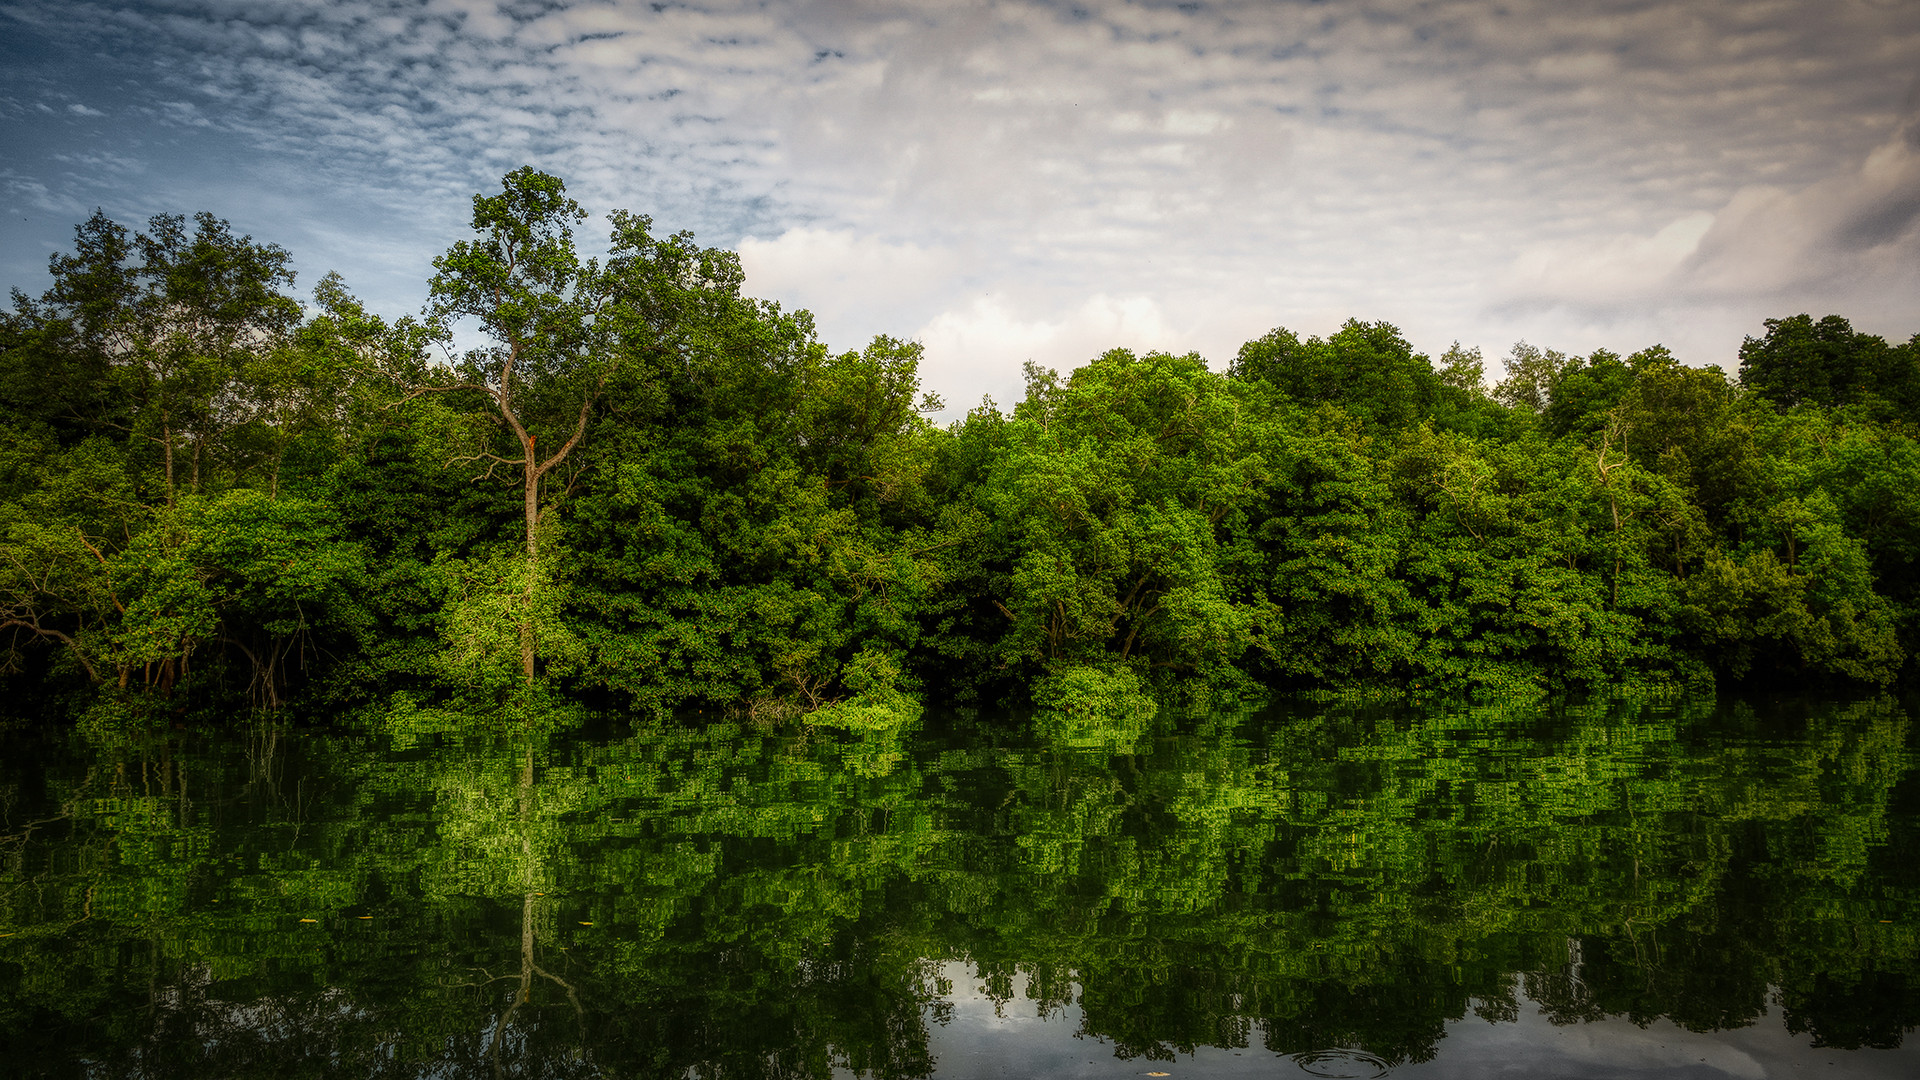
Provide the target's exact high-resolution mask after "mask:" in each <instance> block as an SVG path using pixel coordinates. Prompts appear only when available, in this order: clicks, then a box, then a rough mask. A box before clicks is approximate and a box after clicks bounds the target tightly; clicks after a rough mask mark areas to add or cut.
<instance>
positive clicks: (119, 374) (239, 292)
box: [8, 211, 300, 506]
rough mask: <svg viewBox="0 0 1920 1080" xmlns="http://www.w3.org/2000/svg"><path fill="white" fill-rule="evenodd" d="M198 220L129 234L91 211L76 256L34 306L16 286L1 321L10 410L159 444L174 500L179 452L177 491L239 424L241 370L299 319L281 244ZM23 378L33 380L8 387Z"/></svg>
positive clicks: (56, 266)
mask: <svg viewBox="0 0 1920 1080" xmlns="http://www.w3.org/2000/svg"><path fill="white" fill-rule="evenodd" d="M194 224H195V227H194V229H193V231H192V232H191V233H189V232H188V230H187V226H186V219H185V218H183V217H181V216H180V215H178V214H160V215H157V216H155V217H154V218H152V219H151V220H149V222H148V224H147V228H148V231H147V232H144V233H138V234H134V235H132V236H131V237H130V236H129V235H128V233H127V230H126V229H125V228H124V227H123V226H121V225H118V224H116V223H115V222H114V221H112V220H111V219H109V218H108V217H107V216H106V215H105V214H104V213H101V212H99V211H96V212H95V213H94V215H93V216H92V217H91V218H89V219H88V220H87V221H86V222H85V223H84V224H81V225H79V226H77V227H76V228H75V230H74V231H75V234H76V243H75V249H74V253H73V254H71V255H55V256H53V258H52V259H51V260H49V263H48V269H49V270H50V271H51V272H52V274H53V278H54V283H53V286H52V288H50V289H48V290H47V292H46V293H45V295H43V296H42V297H41V299H40V300H38V301H34V300H31V299H29V298H28V297H26V296H24V295H23V294H21V293H20V292H19V291H18V290H16V291H15V292H14V294H13V301H14V308H15V311H14V313H13V315H12V316H11V317H10V318H9V320H8V321H9V322H10V323H11V324H12V325H11V327H10V330H12V333H11V334H10V335H9V337H13V338H14V339H15V341H16V342H18V345H19V347H18V348H17V349H16V348H10V349H9V350H8V352H9V354H10V356H9V359H10V360H13V361H14V363H12V364H9V365H8V367H9V368H13V369H14V370H13V371H11V372H10V373H9V374H10V375H12V376H13V377H12V378H11V379H9V380H8V381H9V382H11V383H13V386H12V387H9V389H12V390H14V393H11V394H9V395H8V396H10V397H14V398H15V400H16V401H17V402H19V405H16V409H18V408H20V405H25V406H27V410H28V411H34V412H38V414H39V418H40V419H42V420H43V421H45V422H49V423H52V424H56V425H61V426H66V427H70V428H74V429H77V431H78V432H83V433H84V432H99V431H103V430H104V431H117V432H120V433H122V434H123V435H126V436H130V437H131V439H132V441H134V442H135V443H139V444H144V445H146V446H148V447H151V448H152V449H153V450H157V451H158V453H159V457H160V472H161V480H162V487H163V490H164V491H165V495H166V501H167V504H168V505H170V506H171V505H172V504H173V502H174V500H175V498H176V495H177V493H178V489H179V488H180V487H181V486H182V482H181V480H182V478H181V477H180V475H179V474H180V472H181V463H180V461H179V459H180V458H182V457H184V458H185V469H186V473H187V475H186V477H185V486H186V487H188V489H189V490H191V491H194V492H198V491H200V490H201V489H202V487H203V485H204V483H205V482H206V481H207V480H208V479H209V478H210V477H209V475H208V474H209V472H210V470H211V469H212V467H213V466H214V465H215V464H217V463H216V461H215V460H214V459H215V457H216V455H217V454H218V453H219V451H220V450H221V447H220V445H219V441H220V437H221V436H222V434H223V433H225V432H227V431H229V430H231V429H232V428H233V427H234V426H236V425H238V424H240V423H243V422H245V420H246V419H248V417H249V415H250V414H249V410H248V408H247V403H246V402H245V401H244V400H243V399H242V398H241V397H240V396H239V395H237V394H236V385H237V384H238V382H239V380H240V376H241V370H242V368H244V367H245V366H246V365H247V364H248V363H249V362H250V361H251V360H252V359H254V358H256V357H258V356H261V355H264V354H265V353H268V352H270V351H271V350H273V349H274V348H276V347H278V346H279V345H281V344H282V343H284V342H285V341H286V340H287V338H288V336H289V335H290V334H291V333H292V331H293V329H294V328H295V327H296V326H297V325H299V322H300V305H299V302H298V301H296V300H294V299H293V297H292V296H290V295H288V294H287V293H286V292H285V291H284V290H285V289H286V288H288V287H290V286H291V285H292V284H293V271H292V270H291V269H290V268H289V267H288V263H289V262H290V261H291V259H292V256H291V255H289V254H288V253H287V251H286V250H285V249H284V248H281V247H280V246H278V245H275V244H256V243H254V242H253V238H252V237H250V236H238V237H236V236H234V235H233V231H232V228H231V227H230V226H229V225H228V224H227V223H226V222H225V221H222V220H221V219H219V218H216V217H214V216H213V215H212V214H209V213H205V212H202V213H199V214H196V215H194ZM15 364H22V365H23V366H22V367H20V368H15ZM24 365H32V367H31V368H28V367H25V366H24ZM22 383H25V384H27V385H29V386H31V385H33V384H36V383H38V384H40V385H41V386H42V387H43V388H42V389H39V390H34V391H32V392H31V393H29V392H27V391H25V390H21V389H15V388H16V387H19V386H21V384H22Z"/></svg>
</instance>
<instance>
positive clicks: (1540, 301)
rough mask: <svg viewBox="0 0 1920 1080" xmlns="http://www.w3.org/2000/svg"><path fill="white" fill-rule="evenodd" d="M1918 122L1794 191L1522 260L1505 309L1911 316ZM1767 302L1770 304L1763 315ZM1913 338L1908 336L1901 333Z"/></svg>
mask: <svg viewBox="0 0 1920 1080" xmlns="http://www.w3.org/2000/svg"><path fill="white" fill-rule="evenodd" d="M1916 286H1920V117H1916V118H1914V119H1910V120H1908V121H1906V122H1905V123H1904V124H1902V125H1901V126H1900V127H1899V128H1898V130H1896V131H1895V132H1894V134H1893V135H1892V136H1891V137H1890V138H1888V139H1886V140H1885V141H1884V142H1882V143H1881V144H1880V145H1878V146H1876V147H1874V148H1873V149H1872V150H1871V151H1869V152H1868V153H1867V154H1865V155H1864V157H1863V158H1861V159H1859V160H1858V161H1856V162H1855V163H1853V164H1852V165H1850V166H1848V167H1845V168H1843V169H1841V170H1838V171H1836V172H1834V173H1833V174H1831V175H1828V176H1825V177H1822V178H1820V179H1817V180H1814V181H1813V182H1811V183H1808V184H1805V185H1802V186H1799V187H1791V188H1789V187H1780V186H1773V185H1751V186H1746V187H1742V188H1740V189H1738V190H1737V191H1735V192H1734V193H1733V194H1732V195H1731V197H1729V198H1728V199H1727V200H1726V201H1725V202H1724V203H1723V204H1722V205H1721V206H1719V207H1718V208H1717V209H1716V210H1714V211H1712V212H1706V211H1696V212H1695V213H1692V214H1689V215H1686V216H1685V217H1682V218H1680V219H1677V220H1675V221H1674V222H1672V223H1670V224H1668V225H1667V226H1665V227H1664V228H1662V229H1660V230H1659V231H1657V232H1655V233H1653V234H1652V235H1651V236H1633V235H1626V236H1615V237H1611V238H1607V239H1604V240H1601V241H1599V242H1579V243H1562V244H1559V245H1552V246H1541V247H1535V248H1532V249H1530V250H1528V251H1526V252H1524V253H1523V254H1522V255H1521V256H1520V257H1519V258H1518V259H1516V260H1515V263H1514V265H1513V267H1512V268H1511V270H1510V272H1509V274H1508V276H1507V279H1506V281H1505V284H1504V288H1505V290H1506V292H1507V294H1508V297H1509V299H1508V300H1507V301H1506V303H1507V305H1508V306H1509V307H1517V308H1525V307H1528V306H1538V305H1558V306H1563V307H1567V308H1573V309H1578V310H1584V311H1589V312H1595V313H1606V312H1620V311H1627V310H1632V309H1662V310H1672V309H1676V308H1688V307H1692V308H1699V307H1702V306H1711V307H1726V306H1729V305H1731V306H1734V307H1738V308H1742V309H1748V310H1753V311H1759V310H1762V309H1766V310H1771V311H1773V312H1774V313H1776V314H1777V313H1781V312H1784V311H1785V310H1786V308H1793V309H1794V310H1800V309H1802V308H1808V307H1813V306H1826V307H1829V308H1831V307H1833V306H1841V305H1844V306H1849V307H1851V308H1852V309H1854V311H1855V312H1857V313H1859V314H1864V315H1867V316H1869V317H1872V316H1888V315H1904V316H1905V317H1907V318H1909V319H1911V318H1913V317H1914V316H1915V315H1916V314H1920V311H1917V310H1916V309H1915V307H1914V303H1913V297H1914V296H1915V295H1916ZM1769 305H1771V307H1769ZM1908 332H1911V331H1908Z"/></svg>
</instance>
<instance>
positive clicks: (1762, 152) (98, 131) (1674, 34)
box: [0, 0, 1920, 405]
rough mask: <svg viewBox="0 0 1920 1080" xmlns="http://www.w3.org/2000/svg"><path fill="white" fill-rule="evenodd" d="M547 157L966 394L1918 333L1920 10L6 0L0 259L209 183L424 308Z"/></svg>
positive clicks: (1711, 0) (313, 264) (1842, 5)
mask: <svg viewBox="0 0 1920 1080" xmlns="http://www.w3.org/2000/svg"><path fill="white" fill-rule="evenodd" d="M528 163H531V164H533V165H536V166H538V167H540V168H542V169H545V170H547V171H549V172H553V173H556V174H558V175H560V176H562V177H564V178H565V179H566V180H567V181H568V184H569V189H570V191H571V193H572V194H573V195H574V196H575V197H576V198H578V199H579V200H580V201H581V202H582V203H583V204H584V205H586V206H587V207H588V208H589V209H592V210H596V211H604V210H609V209H613V208H616V207H621V208H627V209H631V210H635V211H639V212H643V213H649V214H651V215H653V217H654V219H655V221H656V222H657V223H658V225H660V226H661V227H663V228H664V229H667V230H677V229H681V228H687V229H692V230H693V231H694V232H695V233H696V234H697V237H698V239H699V240H700V241H701V242H702V243H704V244H709V245H724V246H728V247H733V248H735V249H737V250H738V251H739V252H740V253H741V255H742V257H743V259H744V260H745V263H746V266H747V269H748V275H749V278H748V286H749V289H750V290H751V291H752V292H754V293H755V294H757V295H760V296H765V297H768V298H771V299H776V300H779V301H781V302H782V303H783V304H785V305H787V306H789V307H793V306H800V307H806V308H809V309H811V310H812V311H813V312H814V313H815V314H816V316H817V318H818V321H819V326H820V328H821V331H822V335H823V337H825V339H826V340H827V341H828V342H829V343H830V344H831V345H833V346H834V347H836V348H842V347H855V346H858V345H860V344H862V343H864V342H865V340H866V339H868V338H869V337H871V336H872V335H873V334H876V333H890V334H893V335H896V336H901V337H911V338H917V339H919V340H921V341H923V342H924V343H925V344H926V350H927V364H926V368H925V369H924V380H925V382H926V384H927V385H928V387H929V388H931V389H934V390H936V391H939V392H940V393H942V394H944V395H945V396H946V397H947V398H948V399H949V400H950V401H952V402H954V403H956V404H959V405H964V404H967V403H971V402H972V401H976V400H978V398H979V396H980V395H981V394H983V393H991V394H992V395H994V396H995V397H996V398H997V399H998V400H1000V401H1001V402H1002V403H1007V402H1010V401H1011V400H1012V399H1013V398H1014V397H1016V396H1017V390H1016V387H1017V386H1018V384H1019V375H1018V373H1019V367H1020V363H1021V361H1023V360H1026V359H1029V358H1032V359H1035V360H1039V361H1041V362H1043V363H1046V364H1049V365H1053V366H1058V367H1062V368H1064V367H1070V366H1072V365H1075V364H1077V363H1080V362H1083V361H1084V360H1086V359H1088V358H1089V357H1091V356H1092V355H1094V354H1096V353H1098V352H1099V351H1100V350H1102V349H1105V348H1109V347H1112V346H1115V345H1126V346H1130V347H1134V348H1138V349H1146V348H1168V349H1173V350H1176V351H1186V350H1189V349H1192V350H1198V351H1199V352H1201V353H1202V354H1203V355H1205V356H1207V357H1208V358H1209V359H1210V360H1212V361H1213V362H1214V363H1215V364H1216V365H1224V364H1225V362H1226V361H1228V360H1229V359H1231V357H1232V355H1233V353H1234V350H1235V349H1236V348H1237V347H1238V345H1239V344H1240V343H1241V342H1242V341H1245V340H1247V339H1248V338H1251V337H1255V336H1258V335H1259V334H1262V333H1264V332H1265V331H1267V330H1269V329H1271V328H1273V327H1274V326H1287V327H1290V328H1293V329H1295V330H1297V331H1300V332H1302V333H1319V334H1325V333H1327V332H1330V331H1331V330H1333V329H1335V328H1337V327H1338V326H1339V324H1340V323H1341V322H1342V321H1343V320H1345V319H1346V318H1348V317H1350V316H1357V317H1360V318H1364V319H1368V320H1374V319H1384V320H1387V321H1389V322H1392V323H1394V324H1396V325H1398V326H1399V327H1401V329H1402V330H1403V331H1405V332H1406V334H1407V336H1408V337H1409V338H1410V339H1411V340H1412V341H1413V343H1414V344H1415V345H1416V347H1418V348H1420V349H1422V350H1423V351H1427V352H1430V353H1433V354H1435V355H1437V354H1438V353H1439V352H1441V351H1443V350H1444V349H1446V347H1447V346H1448V344H1449V343H1450V342H1452V341H1454V340H1456V339H1457V340H1459V341H1460V342H1462V343H1463V344H1465V345H1469V346H1479V347H1481V348H1482V349H1483V350H1485V352H1486V353H1487V355H1488V357H1489V359H1492V358H1495V357H1497V356H1499V355H1503V354H1505V352H1506V351H1507V349H1508V347H1509V346H1510V345H1511V344H1512V343H1513V342H1514V341H1515V340H1517V339H1520V338H1525V339H1527V340H1529V341H1532V342H1535V343H1537V344H1540V345H1545V346H1549V347H1555V348H1560V349H1565V350H1569V351H1579V352H1586V351H1588V350H1590V349H1593V348H1596V347H1600V346H1607V347H1610V348H1614V349H1617V350H1620V351H1623V352H1624V351H1629V350H1632V349H1636V348H1640V347H1643V346H1645V345H1648V344H1651V343H1654V342H1663V343H1665V344H1667V345H1668V346H1669V347H1671V348H1673V349H1674V350H1675V351H1676V352H1677V353H1679V354H1680V355H1681V357H1682V358H1683V359H1685V360H1687V361H1689V362H1692V363H1698V364H1705V363H1721V364H1725V365H1727V366H1729V367H1731V366H1733V364H1734V363H1736V362H1737V361H1736V357H1735V353H1736V351H1737V349H1738V347H1739V343H1740V339H1741V337H1742V336H1743V335H1745V334H1749V333H1758V332H1760V330H1761V326H1760V320H1761V319H1762V318H1765V317H1767V316H1777V315H1788V314H1794V313H1797V312H1801V311H1808V312H1811V313H1813V314H1815V315H1820V314H1825V313H1828V312H1836V313H1839V314H1843V315H1846V316H1848V317H1850V318H1852V319H1853V320H1854V322H1855V325H1856V326H1859V327H1861V328H1863V329H1867V330H1871V331H1873V332H1876V333H1882V334H1886V335H1889V336H1894V335H1897V336H1898V337H1900V338H1905V337H1906V336H1907V335H1909V334H1912V333H1914V332H1915V331H1920V2H1916V0H1777V2H1768V0H1724V2H1723V0H1667V2H1651V3H1643V2H1638V0H1582V2H1578V3H1568V2H1564V0H1432V2H1398V3H1391V2H1374V0H1351V2H1349V0H1325V2H1311V3H1310V2H1286V0H1254V2H1245V3H1242V2H1213V0H1199V2H1188V3H1161V2H1157V0H1155V2H1135V3H1108V2H1105V0H1083V2H1065V3H1041V2H987V3H960V2H951V0H947V2H922V3H915V2H895V3H882V2H872V3H868V2H859V0H840V2H836V0H815V2H804V0H801V2H793V3H749V2H739V3H735V2H730V0H711V2H700V3H674V2H656V3H629V2H618V3H606V2H584V0H582V2H570V0H504V2H493V0H332V2H323V0H273V2H266V0H162V2H154V3H94V2H89V0H0V199H4V206H5V210H6V214H5V220H4V222H0V276H4V282H0V284H10V285H17V286H20V287H23V288H25V289H26V290H27V291H28V292H38V291H39V290H40V289H41V288H43V287H44V286H45V284H46V259H47V256H48V254H49V253H51V252H53V251H55V250H64V249H65V248H66V247H67V246H68V245H69V244H70V242H71V239H72V226H73V224H74V223H75V222H77V221H79V220H81V219H83V218H84V217H85V216H86V215H87V214H88V213H90V212H91V211H92V210H93V209H94V208H95V207H101V208H104V209H105V210H106V211H107V212H108V213H109V214H111V215H113V216H114V217H116V218H118V219H120V220H122V221H125V222H129V223H137V222H139V221H142V220H144V219H145V218H146V217H147V216H148V215H151V214H154V213H158V212H185V213H192V212H194V211H197V210H202V209H205V210H211V211H213V212H214V213H216V214H218V215H220V216H222V217H225V218H227V219H229V220H231V221H232V222H233V223H234V225H235V227H236V228H238V229H240V230H242V231H245V232H249V233H251V234H252V235H253V236H254V237H255V238H256V239H260V240H270V241H273V242H276V243H279V244H281V245H283V246H285V247H287V248H288V249H290V250H291V251H292V252H293V253H294V256H295V260H296V265H297V266H298V268H299V269H300V271H301V281H302V284H303V285H307V286H310V285H311V284H312V283H313V282H314V281H316V280H317V279H318V278H319V276H320V275H321V274H322V273H324V272H326V271H327V270H330V269H334V270H339V271H340V272H342V273H343V274H345V275H346V277H347V279H348V282H349V284H350V285H351V286H352V287H353V288H354V289H355V290H356V291H357V292H358V293H359V294H360V295H361V296H362V298H363V299H365V300H367V301H368V302H369V303H370V304H371V305H372V306H373V307H374V308H376V309H377V310H381V311H383V312H386V313H388V314H400V313H403V312H406V311H410V310H416V309H417V308H418V307H419V306H420V304H421V302H422V300H423V298H424V293H425V282H426V280H427V278H428V277H429V276H430V274H431V266H430V262H431V259H432V258H433V256H434V255H435V254H437V253H439V252H440V251H442V250H444V249H445V248H446V247H447V246H448V245H449V244H450V243H452V242H453V241H454V240H456V239H459V238H461V237H462V236H463V235H464V234H465V217H466V214H467V212H468V209H469V206H470V203H469V199H470V198H471V196H472V195H473V194H474V193H475V192H477V191H482V190H487V189H490V188H497V186H498V183H499V178H500V176H501V175H502V174H503V173H505V172H507V171H508V170H510V169H513V168H516V167H518V166H520V165H522V164H528Z"/></svg>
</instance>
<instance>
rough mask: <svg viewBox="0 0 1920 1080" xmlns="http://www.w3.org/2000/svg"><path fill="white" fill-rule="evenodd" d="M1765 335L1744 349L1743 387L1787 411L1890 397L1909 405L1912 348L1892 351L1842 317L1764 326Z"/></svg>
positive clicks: (1912, 383) (1790, 320) (1769, 322)
mask: <svg viewBox="0 0 1920 1080" xmlns="http://www.w3.org/2000/svg"><path fill="white" fill-rule="evenodd" d="M1766 326H1767V333H1766V336H1765V337H1761V338H1751V337H1750V338H1747V339H1746V340H1745V341H1744V342H1743V343H1742V344H1741V346H1740V383H1741V385H1743V386H1745V387H1746V388H1747V389H1749V390H1752V391H1754V392H1755V393H1757V394H1759V395H1760V396H1761V397H1764V398H1766V399H1767V400H1768V401H1771V402H1773V403H1774V404H1775V405H1778V406H1780V407H1781V408H1783V409H1790V408H1793V407H1794V406H1796V405H1822V406H1834V405H1855V404H1861V403H1864V402H1867V401H1869V400H1870V399H1884V398H1887V397H1892V398H1894V399H1896V400H1897V401H1900V402H1902V403H1904V404H1907V405H1913V404H1916V402H1915V401H1914V400H1913V397H1914V394H1915V391H1916V389H1920V387H1916V385H1915V383H1916V381H1920V380H1916V377H1915V372H1914V357H1913V356H1912V354H1911V351H1910V348H1911V347H1910V346H1902V347H1899V348H1889V347H1888V346H1887V343H1886V342H1885V341H1884V340H1882V339H1881V338H1878V337H1876V336H1874V335H1872V334H1862V333H1858V332H1856V331H1855V330H1854V329H1853V324H1852V323H1850V322H1848V321H1847V320H1846V319H1843V318H1841V317H1840V316H1838V315H1828V316H1826V317H1825V318H1823V319H1821V320H1820V321H1819V322H1814V321H1813V317H1812V316H1810V315H1794V316H1791V317H1789V318H1785V319H1768V320H1766Z"/></svg>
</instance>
